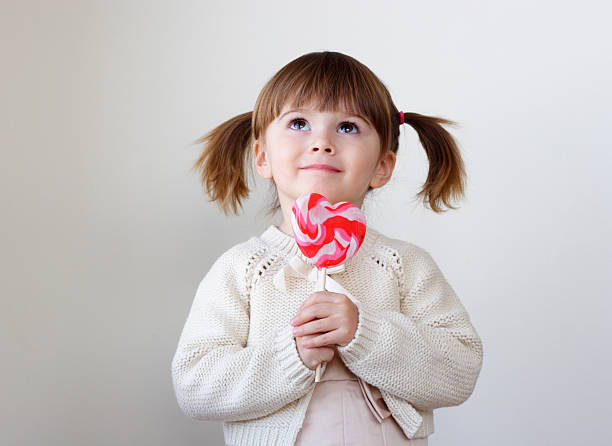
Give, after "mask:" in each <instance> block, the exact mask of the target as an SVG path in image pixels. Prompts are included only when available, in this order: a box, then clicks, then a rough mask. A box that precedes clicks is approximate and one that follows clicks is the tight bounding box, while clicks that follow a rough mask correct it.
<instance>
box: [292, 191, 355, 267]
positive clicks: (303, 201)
mask: <svg viewBox="0 0 612 446" xmlns="http://www.w3.org/2000/svg"><path fill="white" fill-rule="evenodd" d="M291 226H292V228H293V234H294V236H295V242H296V243H297V245H298V247H299V248H300V251H302V253H303V254H304V255H305V256H306V257H308V258H309V259H312V260H313V263H314V264H315V266H316V267H317V268H327V267H328V266H336V265H340V264H341V263H344V262H345V261H347V260H348V259H350V258H351V257H352V256H353V255H354V254H355V253H356V252H357V250H358V249H359V247H360V246H361V244H362V243H363V240H364V238H365V233H366V220H365V216H364V215H363V212H361V209H359V208H358V207H357V206H355V205H354V204H352V203H349V202H348V201H341V202H339V203H336V204H334V205H332V204H331V203H330V202H329V201H327V199H326V198H325V197H324V196H323V195H321V194H317V193H310V194H305V195H302V196H301V197H300V198H298V199H297V200H296V201H295V203H294V204H293V208H292V215H291Z"/></svg>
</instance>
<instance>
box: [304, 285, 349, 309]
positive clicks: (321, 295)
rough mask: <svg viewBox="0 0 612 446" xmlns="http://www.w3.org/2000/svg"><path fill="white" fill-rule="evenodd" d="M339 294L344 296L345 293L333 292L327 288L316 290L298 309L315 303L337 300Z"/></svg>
mask: <svg viewBox="0 0 612 446" xmlns="http://www.w3.org/2000/svg"><path fill="white" fill-rule="evenodd" d="M339 296H344V294H338V293H333V292H331V291H327V290H324V291H315V292H314V293H312V294H311V295H310V296H308V297H307V298H306V299H305V300H304V302H302V305H300V308H298V311H300V310H302V309H304V308H306V307H307V306H309V305H313V304H315V303H323V302H336V301H337V300H338V297H339Z"/></svg>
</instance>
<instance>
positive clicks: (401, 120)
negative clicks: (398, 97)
mask: <svg viewBox="0 0 612 446" xmlns="http://www.w3.org/2000/svg"><path fill="white" fill-rule="evenodd" d="M403 123H404V112H403V111H401V112H400V125H402V124H403Z"/></svg>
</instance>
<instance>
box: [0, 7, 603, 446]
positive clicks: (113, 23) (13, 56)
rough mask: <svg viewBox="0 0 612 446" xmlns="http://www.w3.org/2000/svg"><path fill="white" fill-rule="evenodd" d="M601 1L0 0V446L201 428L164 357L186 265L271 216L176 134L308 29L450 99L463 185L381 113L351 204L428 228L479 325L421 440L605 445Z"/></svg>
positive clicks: (420, 240) (184, 288) (311, 38)
mask: <svg viewBox="0 0 612 446" xmlns="http://www.w3.org/2000/svg"><path fill="white" fill-rule="evenodd" d="M611 12H612V8H611V7H610V3H609V2H603V1H601V2H595V1H585V2H580V4H578V3H576V2H568V1H564V2H558V1H555V2H553V1H546V2H545V1H540V2H534V1H504V2H486V1H461V2H455V1H439V2H429V3H428V2H416V1H383V2H379V3H374V2H370V1H352V2H324V1H308V2H282V1H268V2H251V1H228V2H202V1H199V2H198V1H180V2H173V1H164V2H160V1H49V2H46V1H41V2H34V1H14V2H6V1H3V2H2V11H1V13H0V17H1V18H0V36H1V37H2V38H1V39H0V49H1V60H2V69H1V70H0V79H1V82H0V93H1V100H0V113H1V115H0V117H1V121H0V122H1V124H0V125H1V129H2V130H1V132H0V143H1V148H2V160H1V163H0V173H1V175H0V197H1V209H2V224H1V227H2V231H1V233H0V234H1V235H0V243H1V247H2V249H1V251H2V260H1V262H2V263H1V264H0V267H1V271H2V279H1V280H0V291H1V296H2V299H1V305H2V306H1V309H0V315H1V317H2V320H1V325H0V327H1V328H0V330H1V336H0V347H1V349H2V352H1V354H2V367H1V368H0V374H1V375H0V377H1V379H2V398H1V402H0V420H1V421H0V423H1V426H0V442H1V443H2V444H3V445H20V446H27V445H42V444H44V445H82V444H88V445H145V444H146V445H150V446H153V445H170V444H171V445H216V444H222V443H223V436H222V429H221V424H220V423H210V422H198V421H194V420H192V419H190V418H188V417H187V416H186V415H184V414H183V413H182V412H181V411H180V409H179V408H178V405H177V403H176V400H175V396H174V393H173V389H172V382H171V374H170V362H171V359H172V356H173V354H174V352H175V349H176V346H177V343H178V338H179V335H180V331H181V329H182V327H183V324H184V322H185V319H186V317H187V314H188V310H189V307H190V305H191V302H192V300H193V297H194V295H195V291H196V287H197V284H198V283H199V281H200V280H201V279H202V277H203V276H204V274H205V273H206V272H207V271H208V269H209V267H210V266H211V264H212V262H213V261H214V260H215V259H216V258H217V256H218V255H220V254H221V253H222V252H223V251H225V250H226V249H229V248H230V247H231V246H233V245H234V244H236V243H239V242H242V241H244V240H246V239H247V238H249V237H251V236H253V235H258V234H259V233H261V231H263V230H264V229H265V228H266V227H267V226H268V225H269V224H272V223H278V221H277V220H272V221H270V220H265V219H264V218H263V217H262V214H263V211H264V210H265V206H266V204H267V200H268V198H267V197H268V185H267V183H264V182H262V181H260V180H257V181H255V183H254V185H255V189H254V191H253V193H252V198H251V199H250V200H249V201H248V202H247V204H246V207H245V210H244V213H243V214H242V215H241V216H239V217H226V216H224V215H223V214H222V213H221V212H220V211H219V209H218V208H217V207H216V205H215V204H214V203H210V202H208V198H207V197H206V196H205V195H204V193H203V191H202V189H201V185H200V184H199V179H198V178H197V175H196V174H195V173H194V172H191V171H190V168H191V166H192V164H193V162H194V161H195V160H196V158H197V156H198V155H199V150H200V147H198V146H196V145H193V144H192V142H193V141H194V140H195V139H197V138H198V137H200V136H201V135H203V134H204V133H206V132H207V131H209V130H210V129H212V128H213V127H214V126H216V125H218V124H220V123H221V122H223V121H224V120H226V119H228V118H230V117H232V116H235V115H237V114H239V113H242V112H246V111H249V110H252V109H253V106H254V104H255V100H256V98H257V95H258V94H259V91H260V90H261V88H262V87H263V85H264V84H265V82H266V81H267V80H268V79H269V78H270V77H271V76H272V75H273V74H274V73H275V72H276V71H277V70H279V69H280V68H281V67H282V66H284V65H285V64H286V63H288V62H289V61H291V60H293V59H295V58H296V57H299V56H300V55H302V54H304V53H307V52H310V51H322V50H332V51H340V52H344V53H346V54H349V55H351V56H353V57H355V58H357V59H358V60H360V61H361V62H363V63H365V64H366V65H368V66H369V67H370V68H371V69H372V70H373V71H374V72H375V73H376V74H377V75H378V76H379V77H380V78H381V80H382V81H383V82H384V83H385V85H386V86H387V87H388V88H389V90H390V92H391V94H392V96H393V98H394V101H395V103H396V105H397V106H398V107H399V108H400V109H403V110H405V111H415V112H418V113H423V114H430V115H438V116H443V117H446V118H449V119H453V120H455V121H457V122H458V123H459V127H457V128H450V127H449V128H448V129H449V131H451V133H452V134H453V135H454V136H455V137H456V138H457V141H458V142H459V145H460V149H461V151H462V154H463V157H464V160H465V163H466V169H467V173H468V188H467V199H466V200H465V201H464V202H461V203H459V205H460V206H461V208H460V209H459V210H457V211H452V210H451V211H449V212H447V213H445V214H443V215H437V214H434V213H433V212H432V211H429V210H427V209H425V208H424V207H423V206H422V204H420V203H419V202H418V201H416V200H414V195H415V194H416V193H417V192H418V190H419V187H420V186H421V185H422V184H423V182H424V181H425V178H426V175H427V158H426V156H425V153H424V151H423V149H422V147H421V145H420V144H419V141H418V138H417V137H416V133H415V132H414V131H413V130H412V128H410V127H409V126H404V127H403V128H402V131H401V133H402V136H401V141H400V149H399V153H398V164H397V167H396V172H395V174H394V177H393V179H392V181H391V182H390V183H389V184H388V185H387V186H385V187H384V188H383V189H381V190H380V191H378V192H377V193H376V194H375V195H372V198H371V199H370V200H369V201H368V202H367V203H366V205H365V207H364V210H365V211H366V215H367V217H368V223H369V224H370V225H371V226H373V227H376V228H377V229H378V230H380V231H382V232H383V233H385V234H387V235H389V236H392V237H396V238H401V239H403V240H407V241H410V242H412V243H415V244H417V245H419V246H422V247H423V248H425V249H427V250H428V251H429V252H430V253H431V254H432V256H433V257H434V259H435V260H436V262H437V263H438V264H439V266H440V267H441V269H442V271H443V273H444V274H445V276H446V277H447V279H448V281H449V282H450V283H451V285H452V286H453V288H454V289H455V291H456V292H457V294H458V296H459V297H460V299H461V301H462V303H463V304H464V306H465V307H466V308H467V310H468V312H469V313H470V316H471V319H472V322H473V324H474V326H475V328H476V330H477V332H478V333H479V335H480V336H481V337H482V339H483V344H484V364H483V368H482V372H481V375H480V378H479V381H478V384H477V386H476V389H475V391H474V393H473V395H472V396H471V397H470V398H469V399H468V400H467V401H466V402H465V403H464V404H462V405H460V406H456V407H449V408H442V409H438V410H436V411H435V415H434V416H435V420H434V422H435V429H436V431H435V433H434V434H433V435H432V436H431V437H430V445H431V446H442V445H483V446H484V445H487V446H488V445H491V444H495V445H498V446H502V445H517V444H521V445H566V444H567V445H570V444H572V445H573V444H581V445H582V444H584V445H604V444H609V441H610V440H609V418H610V415H611V411H610V409H609V406H610V402H611V396H612V392H611V391H610V384H611V382H610V378H609V377H610V374H611V360H610V339H611V336H610V334H609V332H610V329H609V326H610V323H609V320H610V314H611V310H612V305H611V304H610V297H611V296H610V285H612V283H611V279H610V274H611V271H612V268H611V267H612V264H611V260H610V259H611V256H612V245H611V243H610V240H609V239H610V228H611V227H612V225H611V221H610V220H611V211H610V192H611V187H610V184H609V179H610V172H611V167H612V163H611V160H612V156H611V149H612V147H611V144H610V142H609V141H610V139H609V138H610V136H609V135H610V123H611V122H612V120H611V117H612V116H611V113H610V109H609V108H610V102H611V100H612V94H611V89H610V79H611V78H612V62H611V58H610V54H612V48H611V46H612V45H611V42H612V36H611V35H610V34H611V33H610V19H611V18H612V17H611V16H612V14H611Z"/></svg>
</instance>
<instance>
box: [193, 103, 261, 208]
mask: <svg viewBox="0 0 612 446" xmlns="http://www.w3.org/2000/svg"><path fill="white" fill-rule="evenodd" d="M252 115H253V112H247V113H242V114H240V115H238V116H235V117H233V118H231V119H229V120H227V121H225V122H224V123H223V124H221V125H219V126H217V127H216V128H214V129H213V130H211V131H210V132H209V133H207V134H206V135H204V136H202V137H201V138H199V139H197V140H196V141H194V144H200V143H202V144H203V145H204V147H203V151H202V155H201V156H200V158H199V159H198V160H197V161H196V162H195V164H194V165H193V168H192V170H194V169H197V170H198V171H199V172H200V175H201V182H202V186H203V187H204V189H205V190H206V193H207V194H208V196H209V197H210V200H209V201H216V202H217V205H218V206H219V207H220V208H221V210H222V211H223V212H224V213H225V214H226V215H227V214H229V212H230V208H231V210H232V212H233V213H234V214H238V206H240V207H242V200H245V199H246V198H248V196H249V186H248V173H249V172H251V173H252V170H251V168H250V166H251V164H250V162H251V150H250V148H251V137H252V124H251V118H252Z"/></svg>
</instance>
